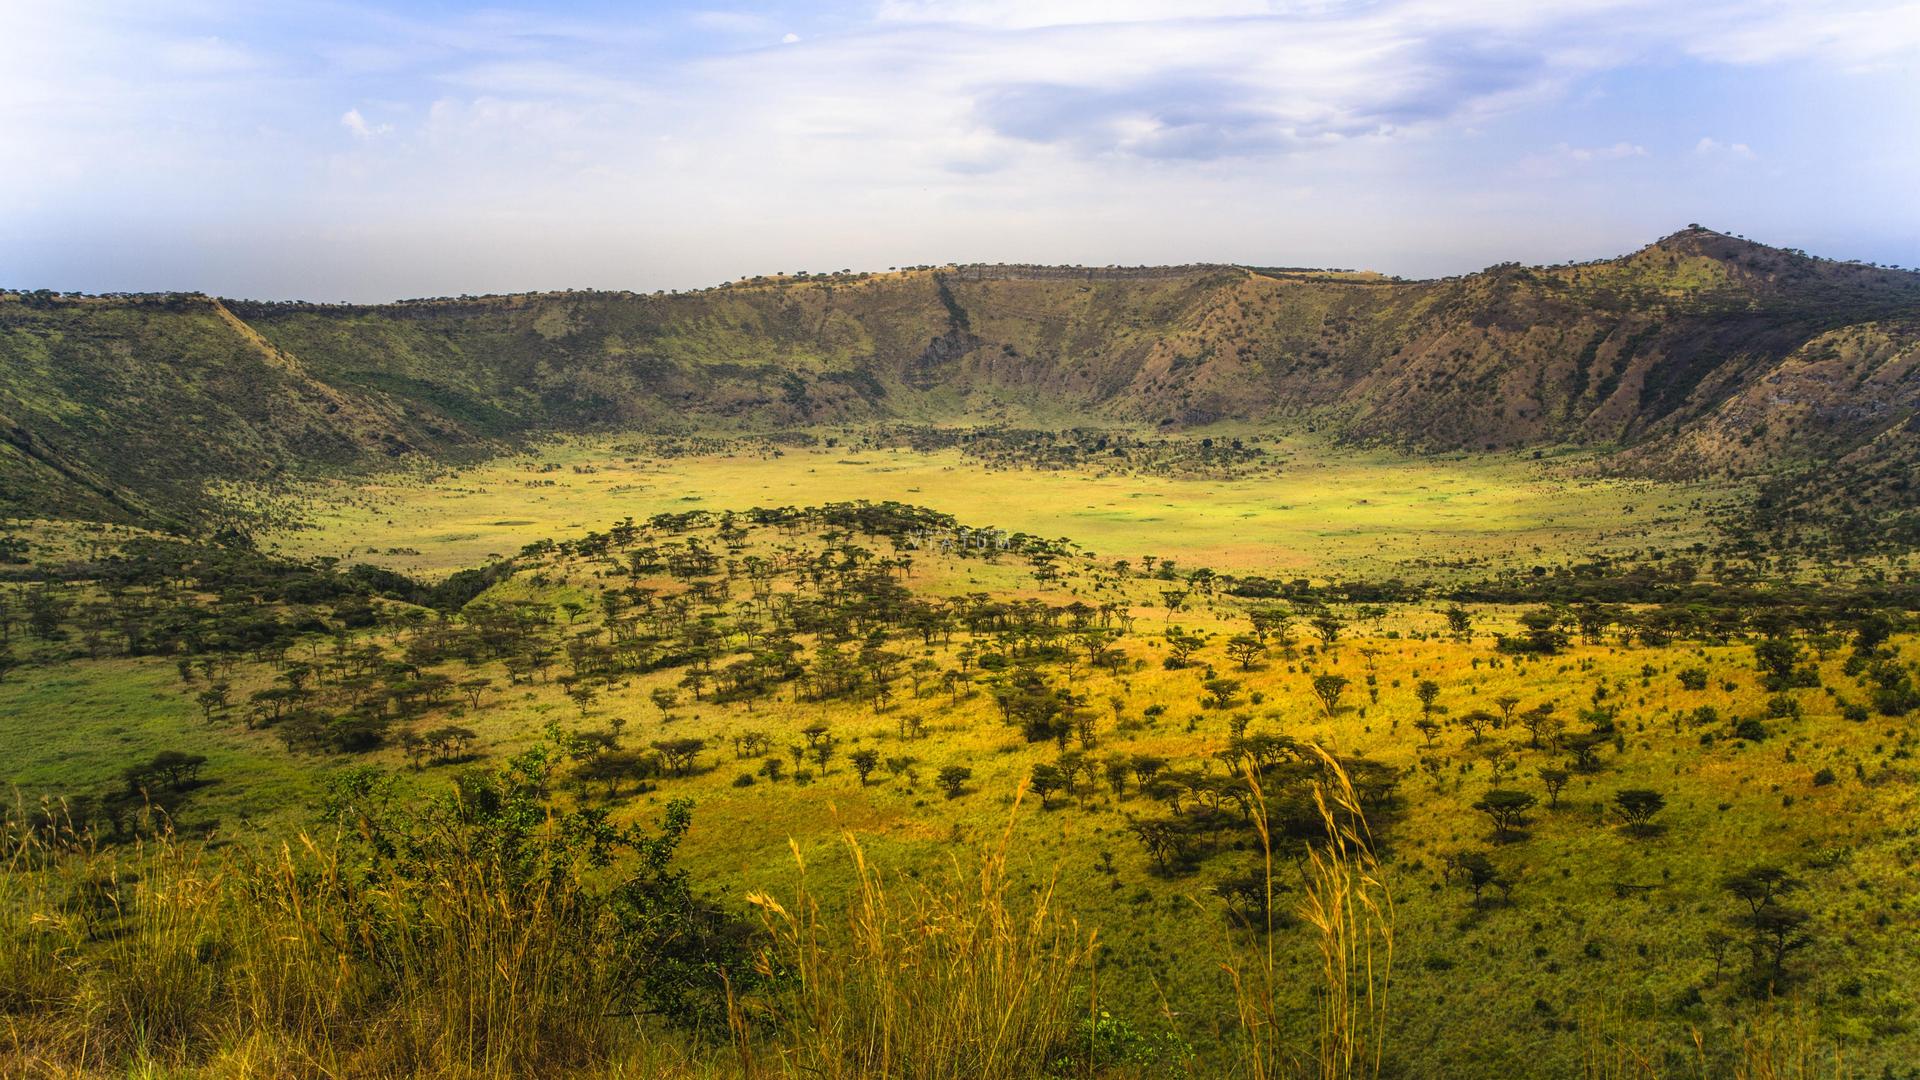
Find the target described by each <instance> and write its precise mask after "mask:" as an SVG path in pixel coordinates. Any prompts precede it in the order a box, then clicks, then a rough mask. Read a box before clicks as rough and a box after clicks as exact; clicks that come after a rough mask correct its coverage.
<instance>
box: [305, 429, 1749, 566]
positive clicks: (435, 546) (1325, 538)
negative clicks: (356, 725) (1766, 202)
mask: <svg viewBox="0 0 1920 1080" xmlns="http://www.w3.org/2000/svg"><path fill="white" fill-rule="evenodd" d="M631 442H632V437H627V438H624V439H623V438H621V437H615V436H606V437H576V438H570V439H567V440H563V441H559V442H556V443H553V444H551V445H549V446H546V447H543V448H541V449H539V450H538V451H536V452H533V453H530V454H525V455H518V456H513V457H508V458H501V459H495V460H493V461H489V462H487V463H484V464H480V465H476V466H473V467H471V468H467V469H461V470H457V471H452V472H447V473H437V474H435V475H434V477H433V478H432V480H431V482H429V481H427V480H426V479H423V478H408V477H406V476H402V475H395V476H390V477H385V478H378V479H373V480H359V481H348V480H339V481H333V482H330V483H327V484H323V485H318V486H315V487H310V488H306V489H302V490H301V491H300V492H299V493H297V494H296V495H295V496H293V497H292V499H291V500H290V501H291V503H292V504H293V505H294V506H295V507H297V508H299V509H300V510H301V512H302V516H304V517H305V518H306V519H307V520H308V521H309V522H310V523H311V524H312V525H313V526H315V527H314V528H311V529H303V530H294V531H289V532H285V533H282V534H279V535H276V536H275V537H274V542H275V543H276V544H277V545H278V546H279V547H280V548H281V549H283V550H286V551H288V552H290V553H294V554H301V555H320V554H325V555H334V556H344V557H347V558H349V559H352V560H354V561H370V562H377V563H379V564H381V565H386V566H391V567H394V568H395V569H400V570H404V571H408V572H415V573H428V574H433V573H444V572H446V571H449V570H452V569H455V568H457V567H462V566H471V565H474V564H476V563H478V562H481V561H484V560H485V559H486V558H488V557H489V556H491V555H510V554H512V553H513V552H515V551H517V550H519V548H520V547H521V546H522V545H524V544H526V543H529V542H531V541H534V540H537V539H541V538H544V537H553V536H562V535H568V534H577V533H578V532H579V531H581V530H584V529H586V528H602V527H604V526H605V524H606V523H608V522H611V521H615V520H618V519H619V518H621V517H623V516H627V515H632V516H633V517H635V518H636V519H643V518H646V517H648V516H650V515H652V514H656V513H663V512H669V513H670V512H675V511H682V510H689V509H704V510H725V509H736V510H740V509H746V508H748V507H752V506H782V505H819V504H821V503H825V502H832V501H846V500H854V499H869V500H874V501H879V500H885V499H894V500H898V501H901V502H908V503H915V504H918V505H923V506H929V507H932V508H934V509H936V510H941V511H945V512H947V513H950V514H953V515H954V516H955V517H957V518H959V519H960V520H962V521H966V522H969V523H972V524H980V525H989V524H990V525H997V526H1000V527H1002V528H1006V529H1010V530H1014V531H1020V532H1028V533H1032V534H1034V535H1038V536H1046V537H1056V536H1068V537H1072V538H1073V539H1074V540H1075V541H1076V542H1077V543H1079V544H1080V545H1082V547H1083V548H1085V549H1086V550H1089V551H1092V552H1095V553H1097V554H1099V555H1101V556H1105V557H1109V558H1123V557H1124V558H1133V559H1137V558H1139V557H1140V556H1142V555H1147V554H1151V555H1156V556H1160V557H1164V558H1171V559H1175V560H1178V561H1179V563H1180V564H1181V565H1184V566H1200V565H1205V566H1212V567H1214V568H1215V569H1218V570H1222V571H1239V572H1255V573H1270V574H1288V575H1293V574H1298V575H1301V576H1316V577H1324V576H1352V575H1356V574H1371V575H1374V576H1380V575H1382V574H1387V573H1397V574H1402V575H1409V574H1413V575H1421V574H1424V573H1426V572H1437V573H1443V574H1444V573H1447V572H1448V571H1447V569H1446V564H1459V563H1467V564H1471V565H1477V566H1479V567H1480V568H1481V569H1483V570H1484V568H1486V567H1488V566H1494V567H1498V566H1509V565H1516V564H1518V565H1531V564H1534V563H1537V562H1552V561H1558V560H1562V559H1567V558H1573V557H1585V556H1587V555H1589V554H1598V553H1606V552H1613V553H1621V552H1626V551H1634V550H1644V549H1647V548H1663V549H1667V550H1675V549H1678V548H1682V547H1685V546H1687V545H1690V544H1692V543H1695V542H1704V541H1706V540H1709V539H1711V537H1712V533H1711V532H1710V526H1709V523H1708V515H1707V513H1706V509H1707V508H1723V507H1724V506H1725V505H1727V503H1728V501H1729V500H1730V499H1733V498H1735V497H1736V496H1737V494H1738V493H1737V492H1736V491H1734V490H1731V489H1727V488H1721V487H1714V486H1711V485H1705V484H1659V483H1654V482H1652V481H1645V480H1611V479H1594V478H1576V477H1572V476H1569V475H1565V474H1564V467H1565V463H1564V462H1561V463H1557V464H1555V463H1548V464H1543V463H1540V462H1535V461H1533V460H1532V459H1531V458H1527V457H1522V456H1519V455H1467V454H1457V455H1442V456H1425V457H1411V456H1403V455H1398V454H1395V453H1393V452H1391V451H1386V450H1379V449H1368V448H1352V447H1341V446H1335V445H1332V444H1330V443H1327V442H1325V441H1323V440H1317V439H1313V438H1310V437H1305V436H1300V437H1289V438H1286V439H1277V440H1274V442H1273V456H1274V459H1275V461H1276V462H1278V464H1275V465H1274V466H1272V467H1271V468H1270V469H1263V470H1261V471H1259V472H1257V473H1256V474H1254V475H1250V476H1245V477H1238V478H1232V479H1199V478H1188V477H1179V476H1152V475H1148V476H1140V475H1120V474H1118V473H1112V472H1102V471H1100V470H1098V469H1096V468H1094V467H1093V466H1089V467H1088V468H1085V469H1078V470H1064V471H1030V470H1022V469H1004V468H993V469H988V468H985V467H983V466H982V465H981V463H980V462H978V461H976V460H972V459H969V458H967V457H966V456H964V455H963V454H961V453H960V452H959V451H955V450H940V451H933V452H925V453H923V452H917V451H912V450H907V449H899V448H874V447H865V448H858V449H855V448H852V447H848V446H839V447H825V446H818V447H812V448H794V447H788V448H785V449H784V450H783V451H782V452H781V453H780V454H779V455H778V456H774V455H772V454H770V453H757V454H751V453H713V454H702V455H697V456H686V457H674V458H667V459H657V458H651V457H648V456H646V455H644V454H641V453H635V452H633V450H632V448H631ZM1430 563H1431V564H1435V565H1434V567H1433V569H1432V570H1431V571H1428V570H1426V569H1425V568H1426V566H1427V564H1430Z"/></svg>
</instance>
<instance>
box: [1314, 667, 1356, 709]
mask: <svg viewBox="0 0 1920 1080" xmlns="http://www.w3.org/2000/svg"><path fill="white" fill-rule="evenodd" d="M1348 681H1349V680H1348V679H1347V677H1346V676H1345V675H1317V676H1315V677H1314V680H1313V693H1314V696H1315V697H1318V698H1319V699H1320V706H1321V708H1323V709H1325V710H1326V711H1327V715H1328V716H1332V715H1333V714H1334V713H1335V712H1338V711H1339V709H1340V695H1341V694H1343V693H1345V692H1346V689H1347V683H1348Z"/></svg>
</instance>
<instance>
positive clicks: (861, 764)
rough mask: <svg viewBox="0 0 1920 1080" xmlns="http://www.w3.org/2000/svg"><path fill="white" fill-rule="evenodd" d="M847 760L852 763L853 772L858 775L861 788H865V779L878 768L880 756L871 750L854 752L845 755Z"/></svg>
mask: <svg viewBox="0 0 1920 1080" xmlns="http://www.w3.org/2000/svg"><path fill="white" fill-rule="evenodd" d="M847 760H848V761H850V762H852V763H853V771H854V772H857V773H859V774H860V786H861V787H866V786H867V777H869V776H871V775H872V774H873V770H875V769H877V768H879V767H880V755H879V753H877V752H875V751H873V750H855V751H854V752H853V753H851V754H849V755H847Z"/></svg>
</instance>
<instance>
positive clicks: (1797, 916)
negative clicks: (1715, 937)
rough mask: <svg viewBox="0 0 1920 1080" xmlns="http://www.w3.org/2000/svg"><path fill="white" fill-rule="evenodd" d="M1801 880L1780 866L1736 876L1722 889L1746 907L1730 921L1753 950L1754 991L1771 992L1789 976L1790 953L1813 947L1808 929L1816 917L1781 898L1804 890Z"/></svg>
mask: <svg viewBox="0 0 1920 1080" xmlns="http://www.w3.org/2000/svg"><path fill="white" fill-rule="evenodd" d="M1801 884H1802V883H1801V882H1800V881H1799V879H1797V878H1794V877H1792V876H1790V875H1789V874H1788V873H1787V872H1786V871H1785V870H1782V869H1780V868H1779V867H1777V866H1760V867H1755V868H1754V869H1752V870H1747V871H1743V872H1741V873H1738V874H1733V875H1731V876H1729V877H1727V878H1726V879H1724V880H1723V881H1722V882H1721V887H1722V888H1724V889H1726V891H1727V892H1729V893H1731V894H1732V895H1733V896H1734V897H1735V898H1736V899H1738V900H1739V901H1741V902H1742V903H1744V904H1745V905H1746V910H1745V911H1743V912H1740V913H1738V914H1736V915H1734V916H1733V918H1732V919H1731V920H1730V921H1731V922H1732V923H1733V925H1734V926H1736V927H1738V928H1739V929H1741V930H1744V931H1745V932H1746V934H1747V938H1748V942H1749V944H1750V946H1751V948H1752V950H1753V960H1754V983H1755V990H1756V991H1762V992H1767V993H1771V992H1772V991H1773V989H1774V988H1775V986H1776V985H1777V984H1778V983H1779V982H1781V981H1782V980H1783V979H1785V977H1786V974H1787V972H1786V962H1787V956H1788V954H1789V953H1791V952H1793V951H1795V950H1797V949H1804V948H1806V947H1807V946H1808V945H1811V944H1813V939H1812V938H1811V937H1810V936H1809V935H1808V934H1807V933H1806V926H1807V924H1808V923H1809V922H1811V921H1812V919H1813V916H1812V915H1810V914H1808V913H1807V912H1806V911H1804V910H1802V909H1801V908H1797V907H1791V906H1789V905H1787V904H1785V903H1783V902H1782V900H1781V898H1782V897H1783V896H1784V895H1785V894H1787V893H1790V892H1793V891H1795V890H1797V889H1799V888H1800V887H1801Z"/></svg>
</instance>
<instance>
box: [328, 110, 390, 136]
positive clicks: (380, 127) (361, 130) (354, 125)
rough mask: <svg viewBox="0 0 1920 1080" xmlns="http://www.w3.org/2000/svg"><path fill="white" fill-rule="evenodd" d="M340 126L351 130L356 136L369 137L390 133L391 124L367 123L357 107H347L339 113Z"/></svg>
mask: <svg viewBox="0 0 1920 1080" xmlns="http://www.w3.org/2000/svg"><path fill="white" fill-rule="evenodd" d="M340 126H341V127H344V128H346V129H347V130H348V131H351V132H353V134H354V136H355V137H356V138H361V139H371V138H375V137H377V136H380V135H391V134H392V133H393V125H392V124H369V123H367V118H366V117H364V116H361V115H360V110H359V109H348V110H347V111H346V112H343V113H341V114H340Z"/></svg>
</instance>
